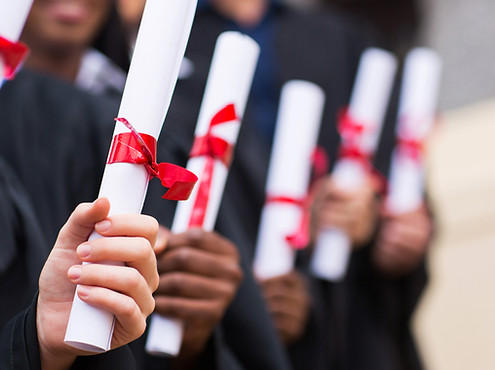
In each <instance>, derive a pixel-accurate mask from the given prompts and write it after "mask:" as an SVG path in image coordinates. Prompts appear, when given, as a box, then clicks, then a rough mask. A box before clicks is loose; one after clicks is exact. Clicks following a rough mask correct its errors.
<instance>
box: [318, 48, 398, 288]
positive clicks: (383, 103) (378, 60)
mask: <svg viewBox="0 0 495 370" xmlns="http://www.w3.org/2000/svg"><path fill="white" fill-rule="evenodd" d="M396 69H397V61H396V58H395V57H394V56H393V55H392V54H391V53H389V52H386V51H384V50H381V49H376V48H370V49H367V50H365V51H364V53H363V55H362V57H361V60H360V64H359V69H358V73H357V76H356V81H355V83H354V88H353V92H352V96H351V101H350V104H349V111H348V114H349V116H350V117H351V118H352V119H353V120H355V121H357V122H359V123H361V124H363V125H364V126H365V128H364V131H363V134H362V135H361V137H360V138H359V140H358V141H359V142H358V143H357V144H358V147H359V148H360V150H361V151H362V152H364V153H366V154H368V155H370V156H372V155H373V154H374V152H375V150H376V147H377V145H378V141H379V138H380V134H381V127H382V125H383V121H384V118H385V113H386V110H387V106H388V102H389V98H390V93H391V90H392V85H393V81H394V77H395V72H396ZM366 171H367V169H365V168H364V167H363V166H362V164H361V163H360V162H359V161H356V160H353V159H351V158H345V157H344V158H341V159H339V160H338V161H337V163H336V164H335V167H334V170H333V172H332V176H333V178H334V181H335V182H336V184H337V186H339V187H341V188H342V189H344V190H349V191H353V190H355V189H356V188H357V187H359V185H360V184H361V183H362V181H363V179H364V177H365V175H366ZM350 252H351V245H350V241H349V238H348V236H347V235H346V234H345V233H344V232H342V231H341V230H338V229H335V228H329V229H326V230H322V231H321V232H320V234H319V235H318V238H317V242H316V245H315V249H314V251H313V256H312V259H311V271H312V273H313V274H314V275H315V276H316V277H318V278H321V279H325V280H328V281H339V280H341V279H342V278H343V277H344V276H345V273H346V270H347V265H348V261H349V256H350Z"/></svg>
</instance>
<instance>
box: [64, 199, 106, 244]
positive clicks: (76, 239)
mask: <svg viewBox="0 0 495 370" xmlns="http://www.w3.org/2000/svg"><path fill="white" fill-rule="evenodd" d="M109 211H110V202H109V201H108V199H106V198H100V199H97V200H95V201H94V202H93V203H81V204H79V205H78V206H77V208H76V209H75V210H74V212H72V214H71V215H70V217H69V219H68V220H67V222H66V223H65V225H64V226H63V227H62V229H61V230H60V233H59V235H58V239H57V240H58V243H57V244H59V245H62V246H69V247H70V246H73V247H74V246H78V245H79V244H81V243H84V242H85V241H87V240H88V238H89V236H90V235H91V233H92V232H93V230H94V228H95V224H96V223H98V222H99V221H102V220H104V219H105V218H106V217H107V216H108V212H109Z"/></svg>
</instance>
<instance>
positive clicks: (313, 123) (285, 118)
mask: <svg viewBox="0 0 495 370" xmlns="http://www.w3.org/2000/svg"><path fill="white" fill-rule="evenodd" d="M324 104H325V94H324V92H323V90H322V89H321V88H320V87H319V86H316V85H315V84H313V83H311V82H307V81H300V80H294V81H289V82H287V83H286V84H285V85H284V87H283V88H282V92H281V98H280V106H279V112H278V118H277V125H276V131H275V137H274V142H273V147H272V153H271V158H270V166H269V169H268V178H267V183H266V188H265V189H266V196H267V198H268V199H270V198H272V197H275V198H276V197H286V198H289V199H294V200H301V199H304V198H305V197H306V196H307V194H308V186H309V182H310V175H311V162H312V161H311V157H312V155H313V153H314V150H315V148H316V144H317V139H318V132H319V129H320V124H321V117H322V114H323V107H324ZM302 217H303V209H302V208H301V207H300V206H298V205H297V204H295V203H291V202H279V201H268V202H267V203H266V204H265V206H264V207H263V210H262V213H261V219H260V227H259V231H258V240H257V245H256V253H255V257H254V272H255V275H256V276H258V277H260V278H263V279H266V278H270V277H273V276H278V275H282V274H285V273H287V272H290V271H291V270H292V269H293V267H294V259H295V250H294V247H293V246H291V245H290V243H289V241H288V240H287V238H286V237H287V236H290V235H291V234H293V233H294V232H296V231H297V230H298V228H299V226H300V224H301V221H302Z"/></svg>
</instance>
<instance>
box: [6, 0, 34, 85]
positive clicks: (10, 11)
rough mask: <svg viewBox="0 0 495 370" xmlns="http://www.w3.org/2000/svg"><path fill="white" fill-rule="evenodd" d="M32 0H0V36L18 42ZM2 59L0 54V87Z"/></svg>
mask: <svg viewBox="0 0 495 370" xmlns="http://www.w3.org/2000/svg"><path fill="white" fill-rule="evenodd" d="M32 5H33V0H0V36H1V37H3V38H4V39H7V40H9V41H11V42H18V41H19V38H20V37H21V32H22V29H23V28H24V24H25V23H26V19H27V16H28V14H29V10H30V9H31V6H32ZM3 69H4V61H3V58H2V56H1V55H0V87H1V86H2V82H3V77H2V73H3Z"/></svg>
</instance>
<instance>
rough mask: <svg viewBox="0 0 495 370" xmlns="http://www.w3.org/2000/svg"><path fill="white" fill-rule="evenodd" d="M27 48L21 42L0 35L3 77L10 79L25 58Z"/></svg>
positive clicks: (27, 51)
mask: <svg viewBox="0 0 495 370" xmlns="http://www.w3.org/2000/svg"><path fill="white" fill-rule="evenodd" d="M28 53H29V49H28V47H27V46H26V45H24V44H23V43H21V42H12V41H9V40H7V39H6V38H3V37H1V36H0V57H1V58H2V59H3V63H4V70H3V71H2V72H3V77H4V78H6V79H8V80H10V79H12V78H14V76H15V73H16V71H17V70H18V69H19V67H20V66H21V64H22V63H23V62H24V60H25V59H26V58H27V56H28Z"/></svg>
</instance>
